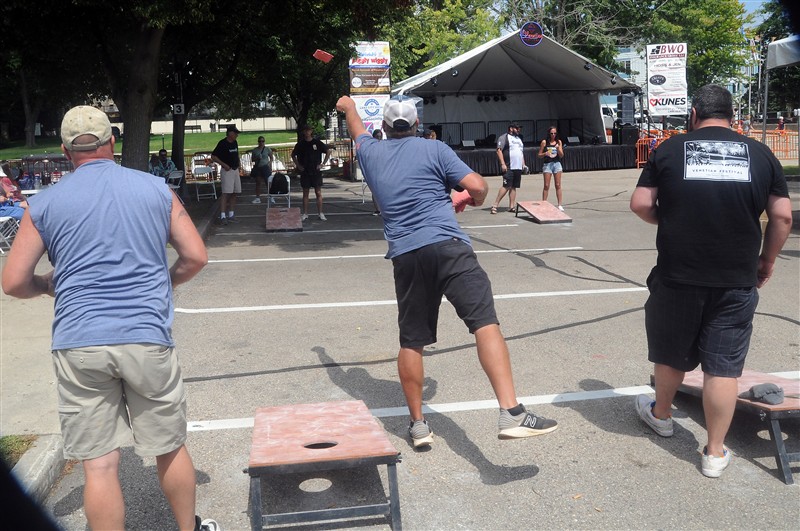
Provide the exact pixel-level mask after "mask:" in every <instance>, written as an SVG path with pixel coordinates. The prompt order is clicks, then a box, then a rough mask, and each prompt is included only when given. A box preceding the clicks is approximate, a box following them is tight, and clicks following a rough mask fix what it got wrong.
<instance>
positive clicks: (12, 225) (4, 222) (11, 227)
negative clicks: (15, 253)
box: [0, 216, 19, 254]
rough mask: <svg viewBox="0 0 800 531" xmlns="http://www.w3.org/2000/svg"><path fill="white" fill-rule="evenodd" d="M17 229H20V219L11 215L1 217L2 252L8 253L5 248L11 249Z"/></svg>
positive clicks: (0, 245) (0, 239)
mask: <svg viewBox="0 0 800 531" xmlns="http://www.w3.org/2000/svg"><path fill="white" fill-rule="evenodd" d="M17 230H19V221H17V220H16V219H15V218H12V217H10V216H3V217H0V254H6V251H5V249H8V250H9V251H10V250H11V244H12V243H14V236H16V235H17ZM4 247H5V249H4Z"/></svg>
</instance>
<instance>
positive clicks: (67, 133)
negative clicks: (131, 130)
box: [61, 105, 111, 151]
mask: <svg viewBox="0 0 800 531" xmlns="http://www.w3.org/2000/svg"><path fill="white" fill-rule="evenodd" d="M81 135H92V136H95V137H97V141H96V142H91V143H89V144H75V143H74V142H75V139H76V138H78V137H79V136H81ZM109 140H111V122H109V121H108V116H107V115H106V113H104V112H103V111H101V110H100V109H98V108H96V107H91V106H89V105H79V106H78V107H73V108H72V109H70V110H68V111H67V114H65V115H64V120H62V122H61V141H62V142H63V143H64V147H65V148H67V150H68V151H94V150H96V149H97V148H99V147H100V146H102V145H103V144H105V143H106V142H108V141H109Z"/></svg>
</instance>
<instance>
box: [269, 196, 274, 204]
mask: <svg viewBox="0 0 800 531" xmlns="http://www.w3.org/2000/svg"><path fill="white" fill-rule="evenodd" d="M269 202H270V203H272V204H273V205H274V204H275V198H274V197H270V198H269Z"/></svg>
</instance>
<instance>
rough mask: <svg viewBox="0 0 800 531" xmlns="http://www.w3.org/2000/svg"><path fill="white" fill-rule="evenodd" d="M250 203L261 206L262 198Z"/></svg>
mask: <svg viewBox="0 0 800 531" xmlns="http://www.w3.org/2000/svg"><path fill="white" fill-rule="evenodd" d="M250 202H251V203H253V204H254V205H260V204H261V198H260V197H256V198H255V199H253V200H252V201H250Z"/></svg>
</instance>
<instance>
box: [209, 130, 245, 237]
mask: <svg viewBox="0 0 800 531" xmlns="http://www.w3.org/2000/svg"><path fill="white" fill-rule="evenodd" d="M238 136H239V130H238V129H237V128H236V126H235V125H229V126H228V129H227V132H226V134H225V138H223V139H222V140H220V141H219V142H217V147H215V148H214V151H213V152H212V153H211V160H213V161H214V162H216V163H217V164H219V165H220V166H221V167H222V171H221V172H220V180H221V181H222V199H221V201H220V215H219V222H220V223H221V224H222V225H227V224H228V223H238V220H237V219H236V217H235V216H234V215H233V211H234V209H235V208H236V195H237V194H241V193H242V180H241V177H240V176H239V143H238V142H237V141H236V138H237V137H238ZM226 209H227V210H226ZM226 214H227V216H226Z"/></svg>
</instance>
